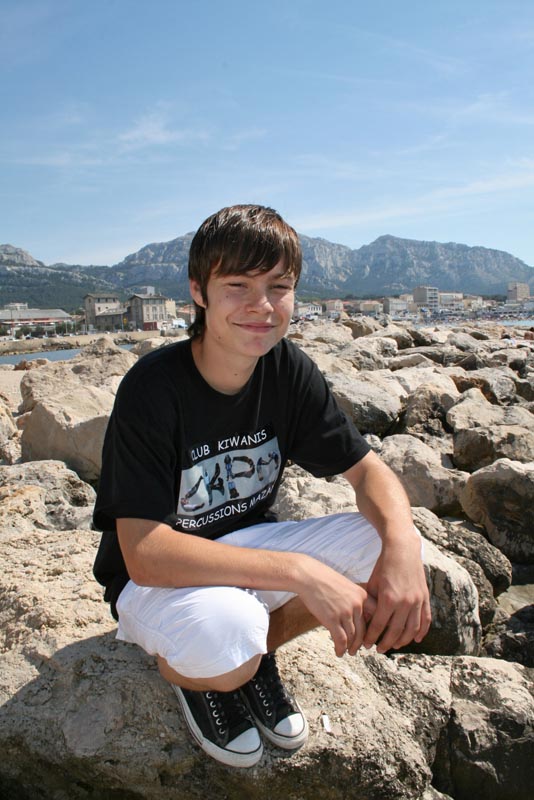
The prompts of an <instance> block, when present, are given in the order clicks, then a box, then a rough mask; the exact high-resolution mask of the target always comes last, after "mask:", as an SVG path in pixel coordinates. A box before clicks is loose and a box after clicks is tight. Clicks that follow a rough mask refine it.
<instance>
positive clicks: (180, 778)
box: [0, 318, 534, 800]
mask: <svg viewBox="0 0 534 800" xmlns="http://www.w3.org/2000/svg"><path fill="white" fill-rule="evenodd" d="M524 333H525V332H524V331H522V330H521V328H519V327H518V328H517V329H515V330H510V329H509V328H507V329H504V328H502V327H500V326H495V325H492V324H478V325H477V326H476V327H475V326H462V327H461V328H460V327H459V328H452V329H451V328H441V329H440V328H434V327H432V328H418V329H412V328H410V327H409V326H408V325H400V324H392V323H387V324H386V325H381V324H379V323H377V322H376V321H375V320H371V319H366V318H361V319H358V320H349V319H343V320H342V321H341V322H340V323H337V324H335V323H329V324H324V323H305V324H301V325H299V326H296V327H295V328H293V327H292V329H291V334H290V338H292V339H293V341H295V342H296V343H297V344H298V345H299V346H300V347H302V349H303V350H305V351H306V352H308V353H309V355H310V356H311V357H312V358H314V359H315V361H316V362H317V363H318V364H319V367H320V368H321V370H322V371H323V373H324V374H325V377H326V379H327V381H328V382H329V384H330V385H331V387H332V390H333V392H334V393H335V395H336V397H337V399H338V401H339V403H340V404H341V406H342V407H343V409H344V410H345V412H346V413H347V414H349V415H350V416H351V417H352V418H353V419H354V421H355V423H356V424H357V425H358V427H359V428H360V430H361V431H362V433H364V434H365V435H366V436H367V438H368V440H369V442H370V444H371V446H372V447H373V448H374V449H375V450H376V451H377V452H379V453H380V455H381V456H382V458H384V460H385V461H386V462H387V463H388V464H389V465H390V466H391V468H392V469H393V470H394V471H395V472H396V473H397V474H398V475H399V477H400V478H401V480H402V481H403V483H404V485H405V487H406V490H407V492H408V495H409V497H410V501H411V503H412V506H413V511H414V517H415V520H416V524H417V525H418V527H419V529H420V530H421V532H422V534H423V536H424V538H425V563H426V568H427V575H428V580H429V583H430V585H431V589H432V609H433V625H432V629H431V632H430V633H429V635H428V637H427V638H426V640H425V641H424V642H423V643H422V644H421V645H419V646H417V647H412V648H409V649H407V650H406V652H402V653H391V654H388V655H387V656H380V655H378V654H376V652H375V651H374V650H371V651H369V652H363V653H360V654H358V655H357V656H356V657H355V658H350V657H347V656H346V657H344V658H342V659H336V657H335V655H334V653H333V650H332V646H331V643H330V641H329V639H328V636H327V635H326V633H325V632H324V631H315V632H312V633H311V634H308V635H307V636H305V637H302V638H301V639H299V640H297V641H296V642H294V643H291V644H290V645H287V646H286V647H285V648H283V650H282V651H281V652H280V663H281V667H282V669H283V672H284V675H285V676H286V678H287V681H288V683H289V685H290V686H291V687H292V688H293V689H294V690H295V692H296V694H297V695H298V697H299V699H300V701H301V704H302V705H303V707H304V709H305V711H306V713H307V716H308V719H309V722H310V730H311V736H310V741H309V743H308V745H307V746H306V747H305V748H304V749H303V750H302V751H299V752H297V753H295V754H293V755H291V756H288V755H287V754H281V753H280V752H278V751H276V750H274V749H273V750H270V749H267V752H266V755H265V757H264V759H263V761H262V762H261V763H260V765H259V766H258V767H256V768H254V769H252V770H246V771H240V772H239V773H236V772H235V771H232V770H229V769H227V768H224V767H222V766H221V765H219V764H216V763H215V762H210V761H208V760H207V759H205V758H204V756H203V755H202V754H201V753H200V751H198V750H197V749H196V748H195V747H194V746H193V745H192V743H191V742H190V739H189V736H188V734H187V733H186V732H185V731H184V728H183V724H182V721H181V717H180V715H179V713H178V711H177V707H176V702H175V699H174V696H173V694H172V692H171V691H170V690H169V687H168V686H166V685H165V684H164V682H163V681H162V680H161V679H160V678H159V676H158V672H157V669H156V666H155V663H154V660H153V659H151V658H149V657H148V656H145V655H144V654H143V653H142V652H140V651H139V650H138V649H137V648H134V647H132V646H130V645H127V644H124V643H122V642H116V641H115V639H114V630H115V625H114V622H113V620H112V619H111V618H110V617H109V614H108V610H107V607H106V606H105V604H104V603H103V602H102V599H101V591H100V587H98V586H97V585H96V584H95V582H94V581H93V580H92V577H91V566H92V561H93V557H94V552H95V548H96V546H97V542H98V539H99V536H98V534H96V533H95V532H93V531H91V527H90V524H91V511H92V504H93V501H94V489H93V485H94V483H95V481H96V480H97V479H98V475H99V470H100V448H101V444H102V437H103V434H104V430H105V427H106V424H107V419H108V417H109V413H110V410H111V407H112V403H113V399H114V394H115V392H116V389H117V386H118V384H119V382H120V380H121V378H122V376H123V375H124V373H125V372H126V371H127V369H128V368H129V366H130V365H131V364H132V363H134V362H135V360H136V358H137V357H138V356H139V355H142V354H143V353H144V352H146V351H147V350H149V349H151V348H152V347H158V346H164V345H165V344H166V343H168V340H166V339H159V338H158V339H149V340H148V341H145V342H142V343H139V344H138V345H136V347H134V349H133V351H131V352H128V351H125V350H121V349H120V348H119V347H117V345H116V344H115V343H114V342H113V341H112V340H111V339H109V338H107V337H104V338H101V339H99V340H98V341H96V342H93V343H92V344H90V345H88V347H86V348H85V349H84V350H83V351H82V352H81V353H80V354H79V355H78V356H76V357H75V358H73V359H71V360H69V361H63V362H61V361H60V362H53V363H38V362H39V361H40V360H37V362H27V365H26V366H27V367H28V369H26V370H19V371H18V373H19V374H21V375H22V378H21V380H20V401H19V402H17V403H15V402H14V397H13V387H12V391H11V392H10V393H9V394H8V393H4V395H3V397H2V381H3V378H6V376H8V375H9V376H10V377H11V378H12V377H13V376H14V374H15V370H9V369H3V370H0V459H1V461H0V497H1V499H2V504H1V507H0V519H1V521H2V525H1V527H0V552H1V554H2V564H3V571H2V574H1V576H0V631H1V633H2V638H1V641H2V647H1V651H0V663H1V669H0V696H1V703H2V706H1V707H0V742H1V743H2V748H3V752H4V754H5V756H4V759H3V760H2V764H0V793H1V794H2V796H5V797H10V798H11V797H13V798H15V797H16V798H17V799H18V798H21V800H25V798H28V800H34V798H43V800H49V799H50V800H52V799H53V800H63V798H65V800H66V799H67V798H68V800H78V798H79V799H80V800H82V798H84V799H85V798H91V799H92V800H99V799H100V798H101V799H102V800H108V798H116V799H117V800H138V799H139V800H141V798H143V799H145V798H146V800H148V799H150V800H160V799H161V800H167V799H168V800H170V798H176V797H177V796H179V797H180V798H181V799H182V800H189V798H201V797H202V798H205V797H208V796H212V795H215V794H220V795H221V796H222V797H226V798H231V800H234V798H235V800H238V799H239V800H241V799H242V798H245V797H246V798H247V799H248V798H251V799H252V800H255V799H256V798H257V799H258V800H263V799H264V798H265V800H267V798H272V797H273V796H275V795H277V794H280V795H281V796H283V797H286V798H294V800H297V798H298V800H301V799H302V800H303V799H304V798H306V799H307V798H312V797H314V796H315V795H316V794H319V795H320V796H321V797H324V798H326V800H341V798H355V799H356V798H358V799H359V798H362V800H363V798H365V800H397V799H398V800H408V799H410V800H412V799H413V800H438V798H454V800H464V798H465V800H467V799H469V800H472V799H473V798H477V797H481V796H485V797H487V798H491V800H501V799H502V800H511V799H512V798H513V800H527V798H530V797H531V795H532V785H533V783H534V759H533V758H531V757H530V756H532V755H534V730H533V726H534V696H533V676H534V673H533V672H532V668H533V667H534V613H533V609H534V606H533V605H532V596H531V595H530V594H529V590H528V588H527V587H528V582H529V578H530V576H532V572H533V569H534V524H533V523H534V519H533V515H534V510H533V509H534V502H533V501H534V342H533V341H531V340H529V339H526V338H524ZM504 335H508V336H509V337H513V338H503V336H504ZM351 495H352V492H351V490H350V489H349V487H348V486H347V485H346V484H345V483H344V481H343V480H342V479H341V478H334V479H328V480H319V479H315V478H313V477H312V476H310V475H308V474H307V473H304V472H303V471H302V470H300V469H299V468H298V467H296V466H295V465H293V466H291V467H289V469H288V470H287V472H286V477H285V479H284V482H283V485H282V487H281V490H280V492H279V496H278V500H277V511H278V513H279V516H280V517H281V518H299V517H304V516H311V515H319V514H324V513H331V512H336V511H343V510H346V509H349V508H353V497H352V496H351ZM326 718H328V720H329V724H328V725H326V724H325V719H326Z"/></svg>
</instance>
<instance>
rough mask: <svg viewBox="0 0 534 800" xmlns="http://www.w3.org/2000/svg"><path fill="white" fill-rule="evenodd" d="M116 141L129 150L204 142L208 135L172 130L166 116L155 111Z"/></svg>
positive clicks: (162, 112)
mask: <svg viewBox="0 0 534 800" xmlns="http://www.w3.org/2000/svg"><path fill="white" fill-rule="evenodd" d="M117 139H118V141H119V143H120V144H121V145H122V146H123V147H124V149H126V150H129V149H138V148H141V147H152V146H159V145H166V144H172V143H175V142H188V141H189V142H190V141H200V142H205V141H207V140H208V139H209V135H208V133H207V132H206V131H195V130H189V129H183V130H177V129H173V128H171V127H170V125H169V121H168V118H167V114H166V113H165V112H164V111H162V110H159V109H157V110H155V111H152V112H150V113H148V114H145V115H144V116H142V117H141V118H140V119H139V120H137V122H136V123H135V124H134V125H133V127H132V128H130V129H129V130H127V131H124V132H123V133H120V134H119V136H118V137H117Z"/></svg>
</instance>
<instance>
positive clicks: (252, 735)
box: [226, 728, 262, 757]
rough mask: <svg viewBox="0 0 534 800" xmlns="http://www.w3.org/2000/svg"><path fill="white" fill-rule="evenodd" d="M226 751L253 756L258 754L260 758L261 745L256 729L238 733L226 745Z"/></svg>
mask: <svg viewBox="0 0 534 800" xmlns="http://www.w3.org/2000/svg"><path fill="white" fill-rule="evenodd" d="M226 749H227V750H231V751H232V753H243V755H245V754H253V753H257V752H259V754H260V757H261V750H262V743H261V739H260V735H259V733H258V731H257V730H256V728H249V730H248V731H244V732H243V733H240V734H239V736H236V738H235V739H232V741H231V742H228V744H227V745H226Z"/></svg>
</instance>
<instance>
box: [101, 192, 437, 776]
mask: <svg viewBox="0 0 534 800" xmlns="http://www.w3.org/2000/svg"><path fill="white" fill-rule="evenodd" d="M301 264H302V255H301V249H300V245H299V241H298V238H297V235H296V233H295V231H294V230H293V228H291V227H290V226H289V225H288V224H287V223H286V222H284V220H283V219H282V218H281V217H280V216H279V215H278V214H277V213H276V212H275V211H273V210H272V209H269V208H265V207H262V206H254V205H248V206H247V205H243V206H233V207H231V208H224V209H222V210H221V211H219V212H218V213H217V214H214V215H213V216H211V217H209V218H208V219H207V220H206V221H205V222H204V223H203V224H202V225H201V227H200V228H199V230H198V232H197V233H196V235H195V237H194V239H193V242H192V244H191V251H190V256H189V278H190V287H191V294H192V297H193V300H194V303H195V309H196V318H195V321H194V323H193V324H192V326H191V328H190V336H191V338H190V339H189V340H188V341H181V342H178V343H176V344H174V345H170V346H167V347H163V348H161V349H159V350H157V351H155V352H153V353H151V354H149V355H147V356H145V357H144V358H142V359H140V360H139V362H138V363H137V364H136V365H135V366H134V367H133V368H132V369H131V370H130V371H129V373H128V374H127V375H126V376H125V377H124V379H123V381H122V383H121V385H120V388H119V391H118V393H117V398H116V402H115V407H114V410H113V413H112V415H111V419H110V422H109V426H108V430H107V434H106V438H105V443H104V451H103V465H102V474H101V480H100V488H99V491H98V498H97V503H96V508H95V524H96V526H97V527H98V528H100V529H101V530H103V531H104V533H103V535H102V540H101V544H100V548H99V552H98V555H97V559H96V562H95V575H96V577H97V579H98V580H99V581H100V582H101V583H102V584H103V585H105V586H106V593H105V597H106V599H107V600H108V601H109V602H110V603H111V606H112V611H113V614H114V615H115V617H116V618H118V621H119V626H118V633H117V637H118V638H119V639H122V640H124V641H128V642H135V643H137V644H139V645H140V646H141V647H142V648H144V650H146V651H147V652H148V653H151V654H154V655H156V656H157V659H158V665H159V669H160V671H161V674H162V675H163V677H164V678H166V679H167V680H168V681H169V682H170V683H171V684H172V686H173V689H174V691H175V692H176V695H177V697H178V700H179V702H180V705H181V708H182V711H183V713H184V716H185V719H186V722H187V725H188V727H189V729H190V731H191V733H192V735H193V736H194V738H195V739H196V740H197V742H198V743H199V744H200V746H201V747H202V748H203V749H204V750H205V751H206V752H207V753H209V754H210V755H211V756H212V757H213V758H215V759H217V760H218V761H221V762H223V763H225V764H229V765H232V766H236V767H249V766H252V765H253V764H255V763H256V762H257V761H258V760H259V759H260V758H261V755H262V740H261V737H260V733H261V734H263V736H264V737H265V738H266V739H268V740H269V741H271V742H272V743H274V744H275V745H278V746H279V747H282V748H285V749H288V750H292V749H296V748H298V747H300V746H301V745H302V744H303V743H304V742H305V741H306V738H307V735H308V725H307V722H306V719H305V717H304V715H303V713H302V710H301V709H300V707H299V705H298V703H297V701H296V700H295V699H294V698H293V697H292V696H291V695H290V694H289V693H288V692H287V691H286V689H285V688H284V686H283V684H282V682H281V680H280V677H279V674H278V671H277V667H276V661H275V651H276V649H277V648H278V647H280V645H282V644H284V643H285V642H288V641H289V640H290V639H292V638H293V637H295V636H298V635H299V634H301V633H304V632H306V631H308V630H310V629H312V628H314V627H316V626H317V625H324V626H325V627H326V628H327V629H328V630H329V632H330V634H331V637H332V639H333V643H334V648H335V652H336V654H337V655H338V656H342V655H343V654H344V653H347V652H348V653H349V654H350V655H354V654H355V653H356V651H357V650H358V649H359V648H360V647H361V646H362V645H364V646H365V647H371V646H372V645H375V644H376V645H377V649H378V651H379V652H385V651H386V650H389V649H390V648H398V647H402V646H403V645H406V644H408V643H409V642H410V641H412V640H413V639H415V640H416V641H418V642H419V641H421V639H422V638H423V637H424V636H425V634H426V632H427V630H428V627H429V624H430V607H429V598H428V591H427V586H426V582H425V576H424V570H423V565H422V562H421V543H420V538H419V536H418V534H417V533H416V531H415V529H414V526H413V522H412V518H411V514H410V506H409V503H408V500H407V498H406V495H405V493H404V491H403V489H402V488H401V486H400V484H399V482H398V480H397V479H396V478H395V476H394V475H393V473H392V472H391V471H390V470H389V469H388V468H387V467H386V466H385V465H384V464H383V463H382V462H381V461H380V460H379V458H378V457H377V456H376V455H375V454H374V453H372V452H371V451H370V449H369V447H368V445H367V443H366V442H365V440H364V439H363V438H362V437H361V436H360V434H359V433H358V431H357V430H356V429H355V428H354V426H353V424H352V423H351V421H350V420H349V419H347V418H346V417H345V415H344V414H343V413H342V412H341V411H340V409H339V408H338V406H337V404H336V402H335V400H334V398H333V397H332V395H331V393H330V391H329V389H328V387H327V384H326V382H325V380H324V378H323V377H322V375H321V373H320V372H319V370H318V369H317V367H316V366H315V365H314V363H313V362H312V361H311V360H310V359H309V358H308V357H307V356H306V355H305V354H304V353H302V351H300V350H299V349H298V348H297V347H296V346H295V345H294V344H292V343H291V342H289V341H287V340H286V339H284V335H285V334H286V332H287V330H288V327H289V323H290V321H291V316H292V313H293V304H294V294H295V286H296V283H297V281H298V278H299V275H300V271H301ZM288 459H291V461H293V462H295V463H296V464H299V465H300V466H301V467H303V468H304V469H306V470H308V471H309V472H310V473H312V474H313V475H315V476H327V475H336V474H343V475H344V477H345V478H346V479H347V480H348V481H349V483H350V484H351V485H352V486H353V488H354V490H355V493H356V501H357V506H358V509H359V512H360V513H356V512H355V513H350V514H335V515H332V516H327V517H322V518H320V519H310V520H305V521H300V522H293V521H289V522H277V521H276V520H275V519H274V516H273V515H272V513H271V512H270V511H269V509H270V507H271V505H272V504H273V502H274V500H275V497H276V493H277V489H278V486H279V484H280V481H281V478H282V473H283V470H284V466H285V464H286V462H287V460H288Z"/></svg>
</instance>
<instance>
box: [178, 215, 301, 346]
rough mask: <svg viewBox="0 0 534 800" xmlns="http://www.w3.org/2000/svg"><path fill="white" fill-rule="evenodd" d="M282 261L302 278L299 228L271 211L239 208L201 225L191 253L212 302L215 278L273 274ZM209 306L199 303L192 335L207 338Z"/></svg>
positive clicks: (194, 273)
mask: <svg viewBox="0 0 534 800" xmlns="http://www.w3.org/2000/svg"><path fill="white" fill-rule="evenodd" d="M279 261H283V264H284V267H285V271H286V274H287V275H291V276H293V277H294V278H295V283H296V282H297V281H298V279H299V277H300V271H301V269H302V250H301V247H300V242H299V240H298V236H297V234H296V232H295V230H294V229H293V228H292V227H291V226H290V225H288V224H287V222H285V221H284V220H283V219H282V217H281V216H280V214H278V212H276V211H275V210H274V209H272V208H268V207H266V206H257V205H239V206H229V207H227V208H222V209H221V210H220V211H218V212H217V213H216V214H212V216H211V217H208V219H207V220H205V222H203V223H202V225H201V226H200V228H199V229H198V231H197V232H196V234H195V236H194V238H193V241H192V242H191V249H190V250H189V278H190V279H191V280H194V281H196V282H197V283H198V285H199V287H200V291H201V294H202V299H203V300H204V302H205V303H207V286H208V280H209V277H210V275H211V274H212V272H213V271H216V272H217V274H218V275H241V274H243V273H245V272H252V271H259V272H269V271H270V270H271V269H273V267H275V266H276V264H278V262H279ZM205 325H206V317H205V312H204V308H202V307H201V306H199V305H198V304H197V303H195V319H194V322H193V323H192V324H191V325H190V327H189V331H188V333H189V336H191V337H192V338H195V337H197V336H202V335H203V333H204V328H205Z"/></svg>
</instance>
